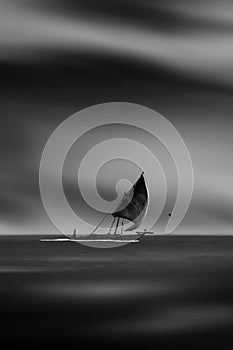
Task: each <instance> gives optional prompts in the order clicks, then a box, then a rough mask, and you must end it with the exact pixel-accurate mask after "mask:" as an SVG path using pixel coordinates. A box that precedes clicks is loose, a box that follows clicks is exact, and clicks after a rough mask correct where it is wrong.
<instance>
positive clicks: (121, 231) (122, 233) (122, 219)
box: [121, 219, 124, 235]
mask: <svg viewBox="0 0 233 350" xmlns="http://www.w3.org/2000/svg"><path fill="white" fill-rule="evenodd" d="M123 223H124V219H122V221H121V235H122V234H123Z"/></svg>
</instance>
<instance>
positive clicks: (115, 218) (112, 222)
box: [108, 218, 116, 235]
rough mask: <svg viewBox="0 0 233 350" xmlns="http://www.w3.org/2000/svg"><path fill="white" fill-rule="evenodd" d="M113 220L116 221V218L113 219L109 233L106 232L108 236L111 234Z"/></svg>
mask: <svg viewBox="0 0 233 350" xmlns="http://www.w3.org/2000/svg"><path fill="white" fill-rule="evenodd" d="M115 220H116V218H113V221H112V224H111V227H110V229H109V231H108V235H110V233H111V229H112V228H113V225H114V222H115Z"/></svg>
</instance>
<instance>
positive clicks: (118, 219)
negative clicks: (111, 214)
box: [114, 218, 120, 236]
mask: <svg viewBox="0 0 233 350" xmlns="http://www.w3.org/2000/svg"><path fill="white" fill-rule="evenodd" d="M119 221H120V218H117V223H116V227H115V231H114V236H116V233H117V228H118V225H119Z"/></svg>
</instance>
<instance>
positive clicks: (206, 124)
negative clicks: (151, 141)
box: [0, 0, 233, 234]
mask: <svg viewBox="0 0 233 350" xmlns="http://www.w3.org/2000/svg"><path fill="white" fill-rule="evenodd" d="M0 76H1V79H0V89H1V94H0V110H1V128H0V136H1V137H0V144H1V147H0V154H1V172H0V183H1V192H0V230H1V233H2V234H17V233H56V232H57V231H56V229H55V228H54V227H53V225H52V224H51V223H50V221H49V219H48V217H47V215H46V213H45V211H44V209H43V206H42V203H41V199H40V193H39V185H38V171H39V162H40V157H41V154H42V151H43V148H44V145H45V143H46V141H47V139H48V137H49V136H50V134H51V133H52V132H53V130H54V129H55V128H56V127H57V126H58V125H59V124H60V123H61V122H62V121H63V120H64V119H66V118H67V117H68V116H69V115H71V114H73V113H75V112H77V111H78V110H80V109H82V108H84V107H88V106H91V105H94V104H98V103H103V102H111V101H125V102H133V103H137V104H142V105H145V106H148V107H150V108H153V109H155V110H157V111H158V112H160V113H161V114H162V115H164V116H165V117H166V118H167V119H168V120H169V121H171V122H172V123H173V125H174V126H175V127H176V128H177V130H178V131H179V132H180V134H181V136H182V137H183V139H184V140H185V142H186V144H187V146H188V149H189V151H190V155H191V158H192V161H193V167H194V175H195V183H194V193H193V199H192V202H191V205H190V208H189V211H188V213H187V215H186V217H185V218H184V220H183V222H182V223H181V225H180V226H179V227H178V228H177V229H176V231H175V232H176V233H187V234H192V233H194V234H198V233H204V234H208V233H216V234H218V233H219V234H231V233H232V232H233V231H232V229H233V176H232V174H233V159H232V158H233V157H232V150H233V137H232V131H233V118H232V113H233V99H232V93H233V2H232V1H226V0H222V1H217V0H206V1H204V0H196V1H191V0H183V1H182V0H180V1H175V0H170V1H168V0H163V1H156V0H153V1H150V0H134V1H131V0H124V1H123V0H122V1H121V0H118V1H117V0H108V1H107V0H98V1H96V0H83V1H70V0H56V1H55V0H40V1H39V0H38V1H37V0H30V1H29V0H25V1H20V0H15V1H13V0H5V1H4V0H0ZM121 166H122V171H123V170H124V171H126V170H127V167H126V168H125V165H124V164H121ZM119 176H120V175H119Z"/></svg>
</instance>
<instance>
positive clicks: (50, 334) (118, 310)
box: [0, 236, 233, 349]
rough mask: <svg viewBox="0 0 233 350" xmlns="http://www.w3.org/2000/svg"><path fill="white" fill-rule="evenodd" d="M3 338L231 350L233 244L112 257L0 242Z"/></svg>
mask: <svg viewBox="0 0 233 350" xmlns="http://www.w3.org/2000/svg"><path fill="white" fill-rule="evenodd" d="M0 250H1V252H0V279H1V280H0V301H1V304H0V318H1V339H2V341H3V340H7V342H8V343H9V344H10V343H14V344H21V345H24V344H25V345H29V346H35V345H38V344H40V345H42V346H43V345H48V344H50V343H51V344H52V345H59V344H63V343H64V344H66V345H71V344H72V345H75V346H80V344H85V345H88V344H89V343H91V342H95V343H96V344H98V343H101V344H109V346H112V347H113V346H114V345H116V346H117V345H118V344H119V345H120V346H121V344H125V345H126V344H130V345H132V346H135V345H140V346H142V347H143V345H145V344H150V345H155V346H157V347H159V348H171V349H176V348H177V349H180V348H186V349H187V348H188V349H196V348H197V347H199V348H202V347H203V348H206V347H207V346H211V347H213V346H218V347H219V348H221V349H225V348H226V349H232V348H233V237H229V236H228V237H227V236H222V237H220V236H218V237H217V236H156V237H145V238H144V239H143V240H141V241H140V243H138V244H129V245H126V246H123V247H120V248H115V249H95V248H89V247H86V246H83V245H81V244H78V243H75V242H62V243H61V242H57V243H55V242H40V237H38V236H30V237H29V236H24V237H22V236H17V237H15V236H14V237H1V238H0Z"/></svg>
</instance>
